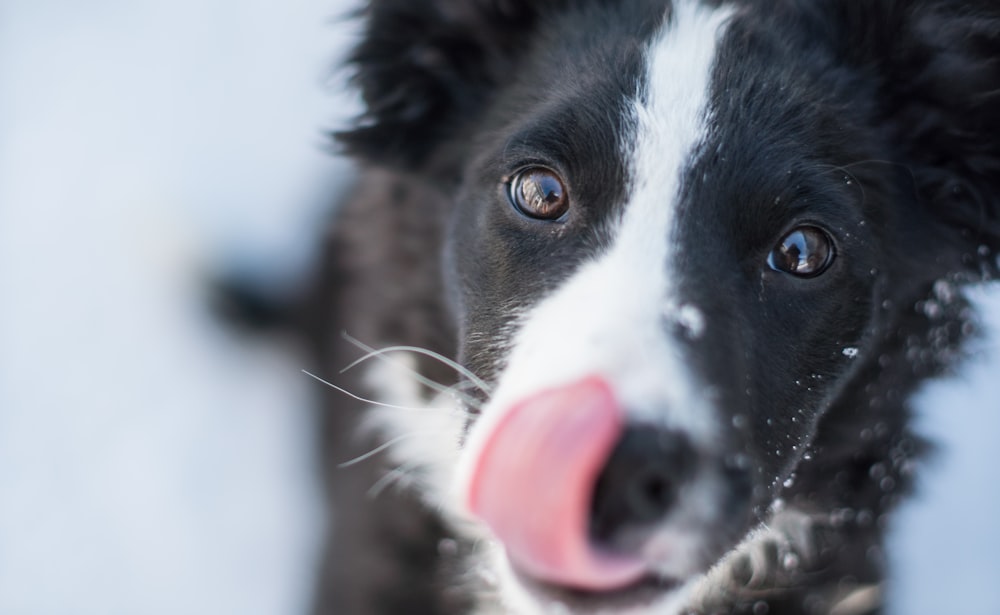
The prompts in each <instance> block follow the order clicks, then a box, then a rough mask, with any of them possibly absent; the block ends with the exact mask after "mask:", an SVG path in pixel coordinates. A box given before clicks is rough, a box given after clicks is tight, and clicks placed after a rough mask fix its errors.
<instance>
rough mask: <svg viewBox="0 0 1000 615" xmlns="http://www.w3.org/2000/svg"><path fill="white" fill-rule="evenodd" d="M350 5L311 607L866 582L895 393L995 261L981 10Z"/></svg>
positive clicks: (944, 345)
mask: <svg viewBox="0 0 1000 615" xmlns="http://www.w3.org/2000/svg"><path fill="white" fill-rule="evenodd" d="M362 19H363V22H362V23H363V33H362V35H361V40H360V42H359V43H358V45H357V47H356V48H355V50H354V52H353V55H352V56H351V58H350V65H351V66H352V67H353V71H354V84H355V85H356V86H357V87H358V88H359V90H360V92H361V95H362V98H363V100H364V104H365V111H364V114H363V116H362V117H360V118H359V119H358V121H357V123H356V124H355V125H353V126H351V127H350V128H348V129H346V130H344V131H342V132H340V133H338V134H337V139H338V141H339V143H340V144H341V146H342V147H343V148H344V149H345V150H346V152H348V153H349V154H350V155H351V156H353V157H355V159H356V160H357V161H358V169H359V172H358V175H359V178H358V181H357V184H356V186H355V187H354V189H353V191H352V192H351V193H350V194H349V195H347V196H346V197H345V198H344V200H343V202H342V203H341V204H340V206H339V208H338V210H337V213H336V216H335V221H334V223H333V224H332V226H331V231H330V235H329V238H328V241H327V243H326V248H325V252H324V255H323V257H322V259H321V263H320V265H319V266H318V267H317V271H316V275H315V280H316V281H315V284H314V287H313V290H312V300H311V303H310V306H311V307H310V310H309V316H308V318H307V321H308V323H309V325H308V332H309V339H310V340H311V343H312V349H313V352H314V356H315V359H316V370H317V371H316V375H317V377H321V378H323V379H325V380H327V381H328V382H329V384H331V385H332V388H329V389H326V391H325V393H324V395H325V396H326V397H325V398H324V400H323V410H322V412H321V414H320V421H321V436H322V439H323V451H324V453H323V459H322V463H323V465H324V467H325V468H326V470H327V472H326V476H327V482H328V485H329V490H328V494H329V501H330V503H331V507H332V509H333V515H332V532H331V536H330V538H329V541H328V545H327V547H326V550H325V552H324V557H323V564H322V570H321V572H320V582H319V590H318V592H317V598H316V603H315V612H317V613H324V614H325V613H335V614H339V615H368V614H376V613H377V614H385V613H406V614H428V615H445V614H458V613H462V614H475V615H487V614H518V615H534V614H543V613H544V614H549V613H552V614H571V615H584V614H596V613H623V614H624V613H627V614H635V615H675V614H679V613H684V614H689V613H697V614H704V615H710V614H718V613H726V614H729V613H747V614H753V615H762V614H765V613H769V614H771V615H776V614H789V613H791V614H816V615H819V614H839V615H845V614H851V615H861V614H866V613H879V612H882V609H883V608H885V605H884V600H883V595H884V594H883V592H882V582H883V579H884V578H885V575H886V573H887V571H886V566H885V557H884V554H883V550H882V547H883V535H884V533H885V531H886V528H887V527H888V525H889V524H890V523H891V513H892V511H893V509H894V507H895V506H896V505H897V503H898V502H899V501H900V499H901V498H903V497H904V496H905V495H906V494H907V493H908V492H909V490H910V486H911V484H912V472H913V468H914V463H915V461H916V460H917V459H919V458H920V455H921V454H922V452H923V451H925V450H926V448H927V447H928V443H927V442H926V441H925V440H924V439H923V438H922V437H921V436H920V435H918V434H916V433H913V431H912V429H911V428H910V427H909V414H910V410H909V406H908V400H909V398H910V396H911V395H912V394H913V393H914V392H915V391H916V390H917V389H918V387H920V385H921V383H923V382H925V381H927V380H928V379H931V378H935V377H939V376H941V375H944V374H947V373H949V372H951V371H952V370H953V369H954V368H955V366H956V365H958V364H959V362H960V361H961V360H962V358H963V354H964V350H963V349H964V347H965V345H966V342H967V341H968V340H969V339H970V338H973V337H975V335H976V332H977V329H976V315H975V313H974V312H973V310H972V309H971V307H970V305H969V304H968V302H967V301H966V299H965V297H964V294H963V293H964V290H965V289H966V288H967V287H968V286H969V285H978V284H987V283H989V282H990V280H992V279H993V278H995V277H996V276H997V274H998V266H1000V263H998V259H997V254H998V251H1000V5H997V4H996V3H995V2H992V0H970V1H968V2H951V1H947V0H873V1H871V2H856V1H855V0H633V1H630V2H616V1H612V0H536V1H531V2H529V1H527V0H373V1H372V2H371V3H370V4H369V5H368V6H367V8H366V9H364V10H363V11H362ZM345 368H346V369H345Z"/></svg>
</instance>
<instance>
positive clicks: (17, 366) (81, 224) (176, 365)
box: [0, 0, 353, 615]
mask: <svg viewBox="0 0 1000 615" xmlns="http://www.w3.org/2000/svg"><path fill="white" fill-rule="evenodd" d="M347 8H348V7H346V6H344V4H343V3H339V4H338V3H337V2H336V1H334V2H329V1H326V0H293V1H290V2H283V3H245V2H237V1H235V0H219V1H216V2H210V3H205V2H200V1H199V0H173V1H171V2H166V1H157V0H128V1H125V0H119V1H115V0H95V1H92V2H86V3H74V2H63V1H59V0H13V1H5V2H3V3H0V84H2V86H0V340H2V341H0V613H5V614H7V613H9V614H16V615H35V614H37V615H42V614H52V615H56V614H66V613H74V614H84V615H86V614H91V613H93V614H95V615H96V614H101V615H115V614H121V615H134V614H160V613H162V614H164V615H166V614H177V613H185V614H188V613H190V614H206V615H209V614H211V615H217V614H219V613H240V614H252V615H253V614H256V615H287V614H289V613H297V612H304V611H305V608H306V604H307V601H308V595H309V586H310V583H311V580H312V576H313V569H314V566H315V564H314V561H315V557H314V554H315V545H316V544H317V542H318V536H319V534H320V532H321V519H322V517H321V515H320V513H319V506H318V497H317V496H318V494H317V488H316V485H315V484H314V482H313V472H312V471H313V463H314V459H313V458H312V454H313V451H312V449H311V446H312V439H311V437H310V433H309V431H310V429H311V425H310V416H309V410H308V408H309V403H308V400H309V398H310V393H311V392H313V391H315V390H316V388H315V385H314V384H312V383H311V382H310V381H309V380H308V379H307V378H306V377H305V376H303V375H302V374H300V373H299V371H298V370H299V368H300V367H301V366H300V365H299V364H298V363H299V361H298V360H297V359H294V358H293V356H294V355H293V354H292V353H290V352H288V349H287V348H283V347H281V345H280V344H278V345H274V346H267V345H263V344H251V343H246V342H240V341H238V340H237V339H236V338H234V337H232V336H230V335H228V334H226V333H224V332H223V331H221V330H220V329H219V328H218V327H217V326H216V325H215V324H214V323H213V322H212V321H211V320H210V319H209V318H208V317H207V315H206V311H205V309H204V306H203V296H202V292H203V289H202V288H201V286H200V284H201V282H202V281H203V279H202V277H201V276H203V275H204V274H206V273H208V272H209V268H210V265H212V264H214V263H217V262H222V261H225V262H230V263H237V264H239V263H243V264H244V266H246V267H248V268H261V267H266V268H268V269H269V270H270V272H271V274H272V275H275V276H282V277H283V278H287V277H290V276H292V275H294V274H295V272H296V271H297V270H298V269H299V268H300V267H301V265H302V263H304V262H305V261H306V259H308V258H309V252H310V250H311V248H312V245H311V243H310V242H309V241H307V240H305V239H303V238H304V237H308V236H309V235H311V234H313V233H312V231H311V227H313V226H315V224H316V223H317V220H318V217H319V215H320V210H321V207H322V206H324V205H325V204H326V201H327V199H328V198H329V197H330V196H331V195H332V192H333V190H332V189H333V186H334V185H335V184H336V183H338V182H339V180H340V176H341V175H342V171H343V167H342V165H340V166H338V164H337V163H336V162H335V161H334V160H333V159H332V158H331V157H329V156H328V155H326V154H325V153H324V152H323V151H322V147H323V145H324V143H325V141H324V136H323V134H322V131H323V130H324V129H328V128H330V127H332V126H335V125H337V122H338V121H340V120H341V119H342V117H343V115H344V114H346V113H347V112H349V110H350V109H351V108H352V104H353V103H352V102H351V100H350V99H349V98H347V97H342V96H341V97H337V96H333V95H330V94H329V93H328V92H324V88H323V82H324V80H326V79H327V78H328V76H329V75H330V73H331V69H332V67H333V65H334V60H335V58H336V57H338V55H339V54H340V50H341V48H342V47H343V45H344V43H345V36H346V35H345V33H344V32H343V28H338V29H335V28H333V27H331V25H330V18H331V17H333V16H335V15H337V14H339V13H341V12H343V11H345V10H346V9H347ZM336 112H339V113H340V115H337V113H336ZM250 254H259V255H261V256H260V257H258V258H257V262H249V261H248V260H247V255H250Z"/></svg>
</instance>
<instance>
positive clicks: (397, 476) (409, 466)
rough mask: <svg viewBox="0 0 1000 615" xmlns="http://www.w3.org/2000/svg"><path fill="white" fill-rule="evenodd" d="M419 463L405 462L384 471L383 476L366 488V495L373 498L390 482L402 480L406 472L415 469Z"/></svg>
mask: <svg viewBox="0 0 1000 615" xmlns="http://www.w3.org/2000/svg"><path fill="white" fill-rule="evenodd" d="M419 465H420V464H419V463H406V464H403V465H401V466H399V467H398V468H396V469H394V470H392V471H390V472H386V474H385V476H383V477H382V478H380V479H378V480H377V481H375V484H374V485H372V486H371V488H370V489H368V494H367V495H368V497H369V498H371V499H373V500H374V499H375V498H377V497H378V496H379V495H380V494H381V493H382V492H383V491H385V490H386V489H387V488H389V486H390V485H392V483H394V482H397V481H401V480H403V479H404V478H406V475H407V474H408V473H410V472H412V471H413V470H415V469H416V468H417V467H418V466H419Z"/></svg>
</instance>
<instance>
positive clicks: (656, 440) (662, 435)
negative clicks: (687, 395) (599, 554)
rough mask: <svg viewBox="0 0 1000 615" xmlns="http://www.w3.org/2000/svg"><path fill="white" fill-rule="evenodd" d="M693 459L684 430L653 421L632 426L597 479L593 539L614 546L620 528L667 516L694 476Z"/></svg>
mask: <svg viewBox="0 0 1000 615" xmlns="http://www.w3.org/2000/svg"><path fill="white" fill-rule="evenodd" d="M694 458H695V453H694V450H693V448H692V446H691V443H690V441H689V440H688V438H687V437H686V436H685V435H684V434H681V433H678V432H675V431H670V430H667V429H664V428H660V427H655V426H651V425H634V426H629V427H627V428H626V429H625V430H624V433H623V434H622V437H621V438H620V439H619V441H618V443H617V444H616V445H615V448H614V449H613V450H612V453H611V456H610V458H609V459H608V461H607V463H606V464H605V466H604V468H603V470H602V471H601V473H600V475H599V476H598V478H597V484H596V486H595V488H594V497H593V500H592V502H591V509H590V537H591V540H593V541H594V542H595V543H596V544H598V545H604V546H613V545H614V539H615V537H616V536H617V535H618V534H619V533H620V532H622V531H625V530H629V529H640V528H643V527H648V526H651V525H653V524H655V523H656V522H657V521H660V520H661V519H663V518H664V517H665V516H666V515H667V513H668V512H669V511H670V509H671V507H672V506H673V505H674V503H675V501H676V498H677V492H678V490H679V489H680V487H681V485H682V484H683V483H684V482H685V481H686V480H687V479H688V478H689V477H690V475H691V474H692V472H693V469H694V467H695V459H694Z"/></svg>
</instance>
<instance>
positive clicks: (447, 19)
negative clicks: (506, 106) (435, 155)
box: [335, 0, 544, 168]
mask: <svg viewBox="0 0 1000 615" xmlns="http://www.w3.org/2000/svg"><path fill="white" fill-rule="evenodd" d="M540 4H544V2H538V1H535V2H532V0H372V2H371V3H370V5H369V6H368V7H367V8H366V9H365V10H364V12H363V18H364V24H365V26H364V28H365V29H364V32H363V35H362V40H361V42H360V44H359V45H358V46H357V47H356V48H355V50H354V53H353V54H352V55H351V57H350V58H349V62H350V65H351V67H352V68H353V70H354V74H353V82H354V85H355V86H357V87H358V88H359V89H360V90H361V94H362V97H363V99H364V104H365V111H364V113H363V115H362V116H361V117H360V118H359V120H358V122H357V123H356V126H355V127H354V128H352V129H350V130H346V131H343V132H340V133H337V134H336V135H335V136H336V137H337V139H338V140H339V142H340V143H341V144H342V145H343V146H344V147H345V149H346V150H347V152H348V153H350V154H353V155H355V156H358V157H361V158H365V159H369V160H372V161H376V162H378V163H379V164H388V165H394V166H398V167H402V168H418V167H420V166H422V165H424V164H425V163H426V160H425V159H426V157H427V155H428V153H429V152H431V151H433V149H434V148H435V147H436V146H437V145H439V144H440V142H441V141H442V140H443V139H446V138H447V137H448V136H450V135H451V134H453V131H454V130H455V128H456V126H458V125H459V124H460V123H461V122H463V121H469V119H470V117H471V116H472V115H474V114H475V113H476V112H477V111H478V110H479V108H480V107H481V105H482V104H483V102H484V100H485V99H486V98H487V97H488V96H489V94H490V92H491V91H492V86H493V85H494V84H495V83H496V82H497V81H498V80H499V79H502V78H503V77H504V75H509V74H510V73H511V71H512V70H513V65H514V62H515V61H516V57H517V55H518V51H519V50H520V49H521V48H522V47H523V45H524V41H525V40H526V38H527V37H526V33H527V30H528V29H530V28H531V27H532V25H533V23H534V21H535V18H536V13H537V11H538V5H540Z"/></svg>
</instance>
